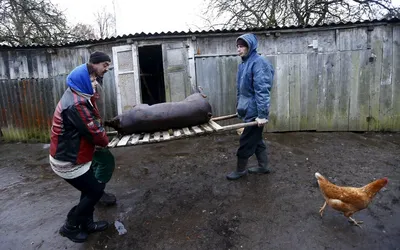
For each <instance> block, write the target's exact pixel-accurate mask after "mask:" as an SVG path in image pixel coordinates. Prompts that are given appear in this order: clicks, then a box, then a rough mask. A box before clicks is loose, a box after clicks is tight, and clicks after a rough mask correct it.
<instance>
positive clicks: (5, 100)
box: [0, 47, 117, 142]
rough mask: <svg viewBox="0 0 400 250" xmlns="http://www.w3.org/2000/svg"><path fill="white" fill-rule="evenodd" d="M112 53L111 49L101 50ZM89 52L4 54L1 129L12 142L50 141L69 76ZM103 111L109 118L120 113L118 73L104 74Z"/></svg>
mask: <svg viewBox="0 0 400 250" xmlns="http://www.w3.org/2000/svg"><path fill="white" fill-rule="evenodd" d="M97 49H104V50H106V51H108V50H110V49H108V48H107V47H105V48H101V47H100V48H97ZM89 54H90V53H89V51H88V50H87V49H82V48H77V49H74V48H72V49H60V50H57V51H55V50H49V49H38V50H33V49H31V50H19V51H0V62H1V63H0V129H1V133H2V134H3V137H4V138H5V139H6V140H10V141H41V142H47V141H48V139H49V136H50V128H51V119H52V116H53V112H54V109H55V107H56V104H57V102H58V101H59V100H60V98H61V96H62V94H63V93H64V91H65V89H66V78H67V75H68V73H69V72H70V71H71V70H72V69H73V68H75V67H76V66H78V65H80V64H81V63H83V62H86V60H88V57H89ZM102 92H103V96H102V99H101V100H100V102H99V108H100V109H101V112H102V115H103V117H105V118H111V117H113V116H114V115H115V114H116V113H117V111H116V109H117V106H116V101H115V98H116V97H115V96H116V94H115V85H114V73H113V71H112V70H110V72H108V73H106V74H105V75H104V81H103V91H102Z"/></svg>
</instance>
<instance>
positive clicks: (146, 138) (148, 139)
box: [139, 133, 150, 143]
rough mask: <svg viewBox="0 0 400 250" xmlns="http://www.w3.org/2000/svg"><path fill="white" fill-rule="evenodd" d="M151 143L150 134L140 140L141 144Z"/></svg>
mask: <svg viewBox="0 0 400 250" xmlns="http://www.w3.org/2000/svg"><path fill="white" fill-rule="evenodd" d="M149 141H150V133H146V134H145V135H144V137H143V139H142V140H139V142H140V143H145V142H149Z"/></svg>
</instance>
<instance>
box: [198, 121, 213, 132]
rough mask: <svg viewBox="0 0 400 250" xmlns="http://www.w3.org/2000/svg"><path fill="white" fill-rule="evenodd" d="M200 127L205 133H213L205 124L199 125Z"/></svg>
mask: <svg viewBox="0 0 400 250" xmlns="http://www.w3.org/2000/svg"><path fill="white" fill-rule="evenodd" d="M200 126H201V127H202V128H203V129H204V130H205V131H206V132H213V131H214V130H213V129H212V128H211V127H210V126H208V124H207V123H206V124H201V125H200Z"/></svg>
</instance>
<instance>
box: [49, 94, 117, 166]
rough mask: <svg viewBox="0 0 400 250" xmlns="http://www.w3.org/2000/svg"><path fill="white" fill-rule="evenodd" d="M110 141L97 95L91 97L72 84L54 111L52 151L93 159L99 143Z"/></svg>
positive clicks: (78, 161) (61, 155) (63, 157)
mask: <svg viewBox="0 0 400 250" xmlns="http://www.w3.org/2000/svg"><path fill="white" fill-rule="evenodd" d="M108 142H109V141H108V137H107V134H106V131H105V130H104V127H103V126H102V124H101V117H100V115H99V111H98V109H97V105H96V102H95V100H94V97H92V98H91V100H90V101H89V99H88V98H85V97H83V96H81V95H79V94H78V93H77V92H75V91H74V90H72V89H71V88H68V89H67V90H66V91H65V93H64V95H63V96H62V98H61V100H60V101H59V102H58V104H57V107H56V110H55V112H54V116H53V125H52V128H51V142H50V155H51V156H52V157H53V158H55V159H57V160H60V161H66V162H72V163H74V164H83V163H87V162H89V161H91V160H92V159H93V154H94V151H95V146H101V147H105V146H107V145H108Z"/></svg>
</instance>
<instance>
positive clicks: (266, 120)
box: [256, 117, 268, 127]
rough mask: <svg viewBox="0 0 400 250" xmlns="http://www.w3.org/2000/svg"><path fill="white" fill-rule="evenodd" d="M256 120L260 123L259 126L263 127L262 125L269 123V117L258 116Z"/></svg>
mask: <svg viewBox="0 0 400 250" xmlns="http://www.w3.org/2000/svg"><path fill="white" fill-rule="evenodd" d="M256 121H257V123H258V126H259V127H262V126H264V125H265V124H266V123H268V119H265V118H258V117H257V118H256Z"/></svg>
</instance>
